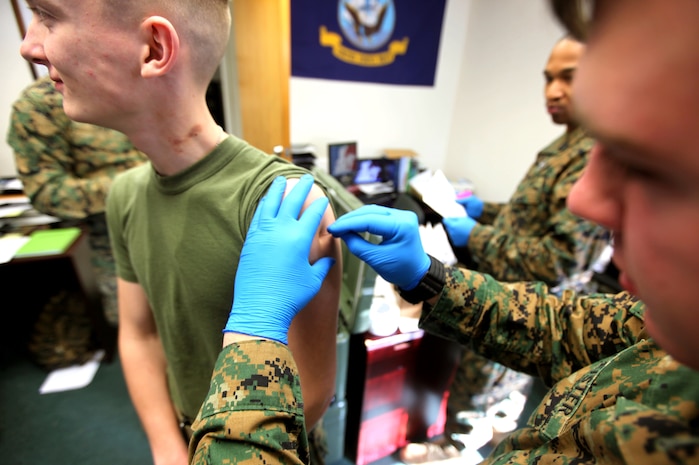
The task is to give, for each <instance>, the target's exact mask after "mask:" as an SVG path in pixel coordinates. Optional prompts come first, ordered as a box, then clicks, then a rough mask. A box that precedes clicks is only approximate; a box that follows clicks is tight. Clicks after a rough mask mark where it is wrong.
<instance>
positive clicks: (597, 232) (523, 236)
mask: <svg viewBox="0 0 699 465" xmlns="http://www.w3.org/2000/svg"><path fill="white" fill-rule="evenodd" d="M581 135H582V133H581ZM552 145H554V144H552ZM592 145H593V141H592V140H591V139H590V138H587V137H582V136H578V137H577V142H575V143H572V144H571V145H570V146H569V147H566V148H565V149H556V150H554V149H552V148H547V149H545V150H544V151H542V152H541V153H540V154H539V157H538V158H537V161H536V162H535V163H534V164H533V165H532V167H531V168H530V170H529V172H528V173H527V175H526V176H525V177H524V179H523V180H522V182H521V183H520V184H519V185H518V187H517V190H516V192H515V193H514V194H513V196H512V199H510V202H509V203H508V204H506V205H503V207H502V208H501V209H500V212H499V214H498V217H497V218H496V219H494V223H493V224H492V225H488V224H485V223H484V222H482V223H479V224H477V225H476V226H475V227H474V228H473V230H472V232H471V236H470V238H469V241H468V246H467V248H468V251H469V253H470V255H471V257H473V259H474V260H475V261H476V263H477V269H478V271H481V272H484V273H489V274H492V275H493V276H494V277H496V278H497V279H500V280H503V281H525V280H526V281H531V280H538V281H544V282H546V283H547V284H549V285H554V284H557V283H559V282H560V281H561V280H563V279H564V278H566V277H568V276H570V275H572V274H574V273H576V272H580V271H582V270H584V269H586V268H588V267H589V265H590V264H591V262H592V261H594V259H595V258H597V256H598V255H599V253H600V252H601V251H602V248H603V247H604V245H606V244H607V242H608V237H609V235H608V232H607V231H605V230H604V229H603V228H601V227H599V226H597V225H595V224H593V223H591V222H589V221H586V220H583V219H582V218H579V217H578V216H576V215H574V214H573V213H572V212H571V211H570V210H569V209H568V207H567V205H566V202H567V198H568V194H569V193H570V190H571V189H572V187H573V185H574V184H575V183H576V182H577V180H578V179H579V177H580V175H581V174H582V172H583V169H584V166H585V162H586V160H587V153H588V152H589V150H590V149H591V148H592Z"/></svg>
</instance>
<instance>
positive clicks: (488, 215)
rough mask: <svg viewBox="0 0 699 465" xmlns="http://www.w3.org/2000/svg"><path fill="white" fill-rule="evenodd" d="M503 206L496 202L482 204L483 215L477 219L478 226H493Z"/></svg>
mask: <svg viewBox="0 0 699 465" xmlns="http://www.w3.org/2000/svg"><path fill="white" fill-rule="evenodd" d="M503 205H504V204H502V203H497V202H483V213H481V216H480V218H478V223H480V224H493V221H494V220H495V217H496V216H498V213H500V210H501V209H502V207H503Z"/></svg>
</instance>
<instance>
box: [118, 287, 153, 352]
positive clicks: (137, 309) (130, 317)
mask: <svg viewBox="0 0 699 465" xmlns="http://www.w3.org/2000/svg"><path fill="white" fill-rule="evenodd" d="M117 296H118V304H119V339H120V340H122V339H132V338H143V337H146V336H150V335H153V334H155V333H157V328H156V326H155V320H154V319H153V313H152V312H151V309H150V305H149V303H148V297H147V296H146V293H145V291H144V290H143V287H141V285H140V284H138V283H134V282H130V281H126V280H125V279H123V278H117Z"/></svg>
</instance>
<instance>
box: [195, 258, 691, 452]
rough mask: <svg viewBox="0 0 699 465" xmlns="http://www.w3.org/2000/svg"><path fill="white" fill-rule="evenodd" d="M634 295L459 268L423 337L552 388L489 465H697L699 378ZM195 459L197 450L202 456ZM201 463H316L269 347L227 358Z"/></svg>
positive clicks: (219, 367)
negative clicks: (659, 334)
mask: <svg viewBox="0 0 699 465" xmlns="http://www.w3.org/2000/svg"><path fill="white" fill-rule="evenodd" d="M643 311H644V307H643V304H642V303H641V302H640V301H638V300H637V299H635V298H634V297H632V296H630V295H629V294H627V293H620V294H617V295H601V294H598V295H595V296H587V297H578V296H576V295H575V294H574V293H573V292H571V291H565V292H564V293H563V294H562V296H561V297H560V298H557V297H556V296H554V295H552V294H550V293H548V289H547V287H546V285H544V284H543V283H512V284H503V283H500V282H498V281H495V280H494V279H492V277H490V276H488V275H484V274H480V273H477V272H473V271H468V270H463V269H457V268H451V269H448V271H447V282H446V286H445V287H444V290H443V291H442V295H441V296H440V299H439V301H438V302H437V304H436V305H435V306H434V308H429V307H428V306H427V305H426V306H425V308H424V309H423V315H422V317H421V319H420V326H421V327H422V328H423V329H425V330H428V331H433V332H435V333H437V334H441V335H443V336H445V337H449V338H451V339H453V340H455V341H457V342H459V343H460V344H464V345H471V346H472V347H473V348H474V349H475V350H476V351H478V352H479V353H482V354H484V355H486V356H488V357H490V358H493V359H495V360H497V361H498V362H500V363H502V364H504V365H507V366H509V367H511V368H513V369H516V370H521V371H524V372H527V373H530V374H532V375H537V376H541V377H542V378H543V379H544V381H545V382H546V383H547V384H548V385H552V386H553V388H552V389H551V390H550V391H549V392H548V393H547V395H546V396H545V398H544V400H543V401H542V402H541V404H540V405H539V407H538V408H537V409H536V410H535V411H534V412H533V413H532V415H531V417H530V418H529V421H528V425H527V426H526V427H525V428H522V429H520V430H517V431H515V432H514V433H512V434H510V435H509V436H508V437H507V438H505V439H504V440H503V441H502V442H500V444H499V445H498V446H497V447H496V449H495V450H494V451H493V452H492V453H491V455H490V456H489V457H488V458H486V460H485V462H483V463H486V464H490V463H499V464H528V463H561V464H572V463H598V462H604V463H629V464H638V463H653V464H661V463H684V464H691V463H695V464H696V463H699V432H698V431H697V425H699V389H697V386H699V373H698V372H697V371H694V370H692V369H690V368H688V367H685V366H683V365H681V364H679V363H677V362H676V361H674V360H673V359H672V357H670V356H669V355H667V354H666V353H665V352H664V351H663V350H662V349H660V348H659V347H658V346H657V345H656V344H655V342H654V341H653V340H652V339H649V338H648V335H647V333H646V332H645V330H644V324H643ZM195 448H196V449H197V450H196V452H195ZM190 457H192V458H193V460H192V463H194V464H205V463H206V464H208V463H227V462H225V461H226V460H228V461H229V463H250V464H253V463H254V464H257V463H268V464H271V463H308V443H307V441H306V434H305V426H304V421H303V401H302V399H301V392H300V385H299V379H298V372H297V371H296V367H295V365H294V364H293V359H292V356H291V353H290V352H289V350H288V348H287V347H286V346H284V345H282V344H278V343H276V342H271V341H247V342H242V343H239V344H233V345H231V346H228V347H226V348H225V349H224V350H223V351H222V353H221V355H220V356H219V358H218V360H217V362H216V368H215V369H214V373H213V377H212V380H211V388H210V390H209V394H208V396H207V399H206V401H205V402H204V403H203V405H202V407H201V410H200V412H199V415H198V417H197V421H196V422H195V424H194V441H193V442H192V443H191V444H190Z"/></svg>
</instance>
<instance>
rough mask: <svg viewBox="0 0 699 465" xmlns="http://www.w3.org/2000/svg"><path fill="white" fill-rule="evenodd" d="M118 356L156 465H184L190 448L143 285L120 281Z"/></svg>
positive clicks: (118, 284)
mask: <svg viewBox="0 0 699 465" xmlns="http://www.w3.org/2000/svg"><path fill="white" fill-rule="evenodd" d="M117 286H118V295H119V357H120V361H121V365H122V370H123V372H124V378H125V379H126V386H127V387H128V390H129V395H130V396H131V401H132V402H133V405H134V408H135V409H136V413H137V414H138V417H139V418H140V420H141V424H142V426H143V429H144V431H145V433H146V436H147V437H148V442H149V444H150V447H151V451H152V454H153V462H154V463H155V464H156V465H175V464H177V465H184V464H186V463H187V446H186V444H185V442H184V440H183V438H182V433H181V432H180V429H179V424H178V419H177V415H176V413H175V411H174V408H173V404H172V401H171V399H170V393H169V390H168V383H167V375H166V365H167V362H166V359H165V353H164V352H163V348H162V343H161V342H160V337H159V336H158V331H157V329H156V327H155V321H154V320H153V314H152V312H151V309H150V306H149V304H148V299H147V298H146V295H145V293H144V292H143V289H142V288H141V286H140V285H138V284H136V283H131V282H128V281H125V280H123V279H118V281H117Z"/></svg>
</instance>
